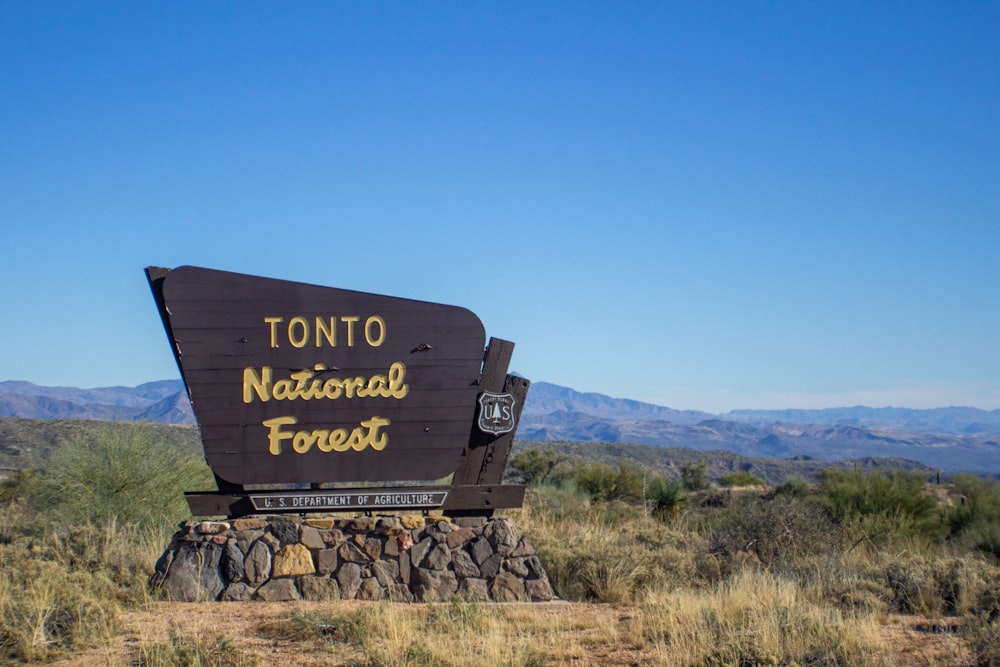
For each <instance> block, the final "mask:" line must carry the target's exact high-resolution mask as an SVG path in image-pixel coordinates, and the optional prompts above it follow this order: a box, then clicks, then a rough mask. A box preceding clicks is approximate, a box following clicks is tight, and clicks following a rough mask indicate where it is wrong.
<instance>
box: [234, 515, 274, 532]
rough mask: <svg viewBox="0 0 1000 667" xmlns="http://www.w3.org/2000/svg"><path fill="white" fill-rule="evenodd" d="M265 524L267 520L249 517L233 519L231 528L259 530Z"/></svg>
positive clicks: (236, 529)
mask: <svg viewBox="0 0 1000 667" xmlns="http://www.w3.org/2000/svg"><path fill="white" fill-rule="evenodd" d="M266 525H267V521H265V520H264V519H262V518H260V517H250V518H246V519H233V522H232V528H233V530H235V531H243V530H261V529H263V528H264V526H266Z"/></svg>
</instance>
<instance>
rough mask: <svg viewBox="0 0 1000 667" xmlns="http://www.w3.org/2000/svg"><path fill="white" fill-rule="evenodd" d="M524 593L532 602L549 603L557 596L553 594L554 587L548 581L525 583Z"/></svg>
mask: <svg viewBox="0 0 1000 667" xmlns="http://www.w3.org/2000/svg"><path fill="white" fill-rule="evenodd" d="M524 591H525V593H527V595H528V597H530V598H531V601H532V602H548V601H549V600H551V599H553V598H554V597H555V596H556V594H555V593H553V592H552V586H550V585H549V582H548V580H547V579H529V580H528V581H525V582H524Z"/></svg>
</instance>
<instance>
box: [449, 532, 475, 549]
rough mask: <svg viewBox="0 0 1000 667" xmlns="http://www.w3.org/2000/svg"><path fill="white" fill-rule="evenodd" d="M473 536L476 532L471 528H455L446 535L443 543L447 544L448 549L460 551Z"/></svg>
mask: <svg viewBox="0 0 1000 667" xmlns="http://www.w3.org/2000/svg"><path fill="white" fill-rule="evenodd" d="M475 536H476V531H474V530H472V529H471V528H456V529H455V530H453V531H451V532H449V533H448V535H447V536H446V537H445V541H446V542H447V543H448V548H449V549H461V548H462V547H464V546H465V545H466V544H467V543H468V542H469V540H471V539H472V538H473V537H475Z"/></svg>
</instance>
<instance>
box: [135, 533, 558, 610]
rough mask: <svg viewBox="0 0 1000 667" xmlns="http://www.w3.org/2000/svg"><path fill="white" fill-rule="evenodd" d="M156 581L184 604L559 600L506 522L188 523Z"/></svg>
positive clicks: (531, 548) (163, 561) (527, 547)
mask: <svg viewBox="0 0 1000 667" xmlns="http://www.w3.org/2000/svg"><path fill="white" fill-rule="evenodd" d="M150 584H151V585H152V586H154V587H155V588H158V589H160V591H161V592H162V595H163V596H164V597H165V598H167V599H169V600H178V601H184V602H194V601H204V600H221V601H242V600H266V601H285V600H299V599H304V600H392V601H397V602H435V601H443V600H448V599H450V598H452V597H462V598H465V599H471V600H478V601H483V602H486V601H493V602H517V601H523V602H528V601H531V602H545V601H548V600H552V599H554V598H555V594H554V593H553V592H552V587H551V586H550V584H549V579H548V577H547V576H546V574H545V570H544V568H543V567H542V564H541V562H540V561H539V560H538V557H537V556H536V555H535V548H534V546H533V545H532V544H531V542H530V541H529V540H528V538H526V537H524V536H523V535H522V534H521V532H520V531H519V530H518V529H517V527H516V526H515V525H514V524H513V522H511V521H510V520H509V519H505V518H491V519H485V518H480V519H454V520H448V519H444V518H429V517H423V516H401V517H377V518H376V517H360V518H327V519H313V518H310V519H305V520H298V519H297V518H292V517H288V516H253V517H247V518H243V519H234V520H232V521H188V522H186V523H183V524H181V528H180V530H179V531H178V532H177V533H176V534H175V535H174V536H173V539H172V540H171V543H170V546H169V547H168V548H167V550H166V551H165V552H164V554H163V556H161V557H160V560H159V561H158V562H157V564H156V572H155V573H154V574H153V576H152V577H151V579H150Z"/></svg>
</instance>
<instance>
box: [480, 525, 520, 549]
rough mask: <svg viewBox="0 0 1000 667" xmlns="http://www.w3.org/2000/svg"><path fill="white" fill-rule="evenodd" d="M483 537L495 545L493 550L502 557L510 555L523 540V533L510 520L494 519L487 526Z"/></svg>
mask: <svg viewBox="0 0 1000 667" xmlns="http://www.w3.org/2000/svg"><path fill="white" fill-rule="evenodd" d="M483 535H484V536H485V537H486V538H487V539H488V540H489V541H490V544H492V545H493V550H494V551H495V552H496V553H498V554H500V555H501V556H506V555H508V554H509V553H510V552H511V551H513V550H514V548H515V547H516V546H517V543H518V542H519V541H520V540H521V531H519V530H518V529H517V527H516V526H514V524H513V523H511V522H510V520H508V519H504V518H500V519H494V520H493V521H491V522H490V523H488V524H486V528H484V529H483Z"/></svg>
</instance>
